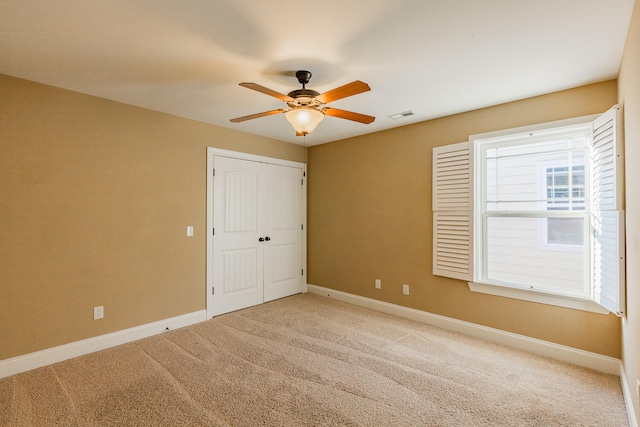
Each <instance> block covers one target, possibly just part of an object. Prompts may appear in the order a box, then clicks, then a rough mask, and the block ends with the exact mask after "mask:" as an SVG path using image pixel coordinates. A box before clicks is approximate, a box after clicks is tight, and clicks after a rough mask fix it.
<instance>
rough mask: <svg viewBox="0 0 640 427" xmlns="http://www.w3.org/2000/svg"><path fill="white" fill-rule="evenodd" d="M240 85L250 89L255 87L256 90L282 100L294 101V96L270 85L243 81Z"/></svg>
mask: <svg viewBox="0 0 640 427" xmlns="http://www.w3.org/2000/svg"><path fill="white" fill-rule="evenodd" d="M240 86H243V87H246V88H248V89H253V90H255V91H258V92H261V93H264V94H266V95H269V96H273V97H274V98H278V99H279V100H280V101H284V102H291V101H293V98H291V97H290V96H288V95H285V94H282V93H280V92H276V91H275V90H273V89H269V88H268V87H264V86H261V85H259V84H257V83H248V82H243V83H240Z"/></svg>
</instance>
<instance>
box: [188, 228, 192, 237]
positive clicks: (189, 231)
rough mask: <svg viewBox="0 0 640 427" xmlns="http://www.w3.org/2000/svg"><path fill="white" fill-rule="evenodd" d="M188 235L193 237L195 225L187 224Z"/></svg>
mask: <svg viewBox="0 0 640 427" xmlns="http://www.w3.org/2000/svg"><path fill="white" fill-rule="evenodd" d="M187 237H193V225H187Z"/></svg>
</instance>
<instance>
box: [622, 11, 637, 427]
mask: <svg viewBox="0 0 640 427" xmlns="http://www.w3.org/2000/svg"><path fill="white" fill-rule="evenodd" d="M618 84H619V89H618V91H619V96H620V104H621V105H622V106H623V109H624V133H625V165H626V167H625V172H626V183H627V185H626V194H627V197H626V198H625V199H626V200H625V202H626V211H627V212H626V218H627V221H626V222H627V313H628V314H627V318H626V319H625V320H624V321H623V323H622V333H623V335H622V361H623V363H624V368H625V372H626V377H627V383H628V384H629V388H630V391H631V393H630V394H631V396H630V397H631V398H632V401H633V405H634V409H635V414H636V417H637V420H636V423H637V424H640V403H639V402H638V396H636V394H635V389H636V381H637V380H638V379H640V221H639V218H640V197H638V195H639V194H640V192H639V191H638V183H640V167H638V165H639V164H640V3H638V1H636V2H635V6H634V11H633V15H632V18H631V27H630V28H629V33H628V35H627V45H626V47H625V50H624V56H623V60H622V66H621V68H620V75H619V77H618Z"/></svg>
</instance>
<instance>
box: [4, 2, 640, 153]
mask: <svg viewBox="0 0 640 427" xmlns="http://www.w3.org/2000/svg"><path fill="white" fill-rule="evenodd" d="M632 8H633V0H534V1H532V0H323V1H310V0H306V1H305V0H298V1H292V0H108V1H105V0H19V1H12V0H2V1H0V73H2V74H8V75H11V76H16V77H21V78H24V79H28V80H33V81H36V82H41V83H46V84H49V85H53V86H58V87H62V88H66V89H71V90H74V91H78V92H83V93H87V94H91V95H95V96H99V97H102V98H107V99H112V100H115V101H120V102H124V103H127V104H132V105H137V106H140V107H145V108H150V109H152V110H157V111H162V112H166V113H170V114H174V115H177V116H181V117H187V118H191V119H194V120H198V121H202V122H207V123H211V124H214V125H218V126H223V127H226V128H230V129H237V130H239V131H243V132H249V133H253V134H258V135H263V136H266V137H270V138H274V139H278V140H282V141H287V142H292V143H297V144H303V143H304V144H305V145H315V144H321V143H326V142H329V141H336V140H340V139H343V138H347V137H351V136H356V135H361V134H365V133H371V132H376V131H380V130H383V129H388V128H392V127H397V126H403V125H406V124H409V123H414V122H418V121H423V120H428V119H432V118H436V117H442V116H446V115H450V114H454V113H459V112H463V111H469V110H472V109H476V108H481V107H485V106H489V105H495V104H499V103H503V102H508V101H513V100H517V99H522V98H527V97H531V96H535V95H540V94H544V93H548V92H552V91H557V90H562V89H568V88H572V87H576V86H581V85H584V84H589V83H594V82H598V81H603V80H608V79H612V78H615V77H616V76H617V74H618V69H619V66H620V60H621V56H622V51H623V48H624V43H625V39H626V34H627V29H628V26H629V20H630V17H631V10H632ZM299 69H306V70H309V71H311V72H312V73H313V77H312V79H311V82H310V84H309V85H308V86H307V88H310V89H314V90H317V91H318V92H325V91H327V90H330V89H333V88H335V87H337V86H341V85H343V84H346V83H349V82H351V81H354V80H362V81H364V82H366V83H368V84H369V85H370V86H371V91H370V92H366V93H362V94H359V95H355V96H353V97H349V98H344V99H341V100H338V101H335V102H334V103H331V104H330V106H332V107H335V108H340V109H345V110H350V111H355V112H359V113H364V114H367V115H373V116H375V117H376V120H375V122H374V123H372V124H370V125H364V124H360V123H356V122H351V121H347V120H342V119H338V118H335V117H326V118H325V120H324V121H323V122H322V123H320V125H319V126H318V128H317V129H316V130H315V131H314V132H313V133H312V134H310V135H309V136H307V137H306V138H301V137H296V136H295V134H294V131H293V129H292V128H291V126H290V125H289V123H288V122H287V121H286V120H285V117H284V115H274V116H269V117H262V118H259V119H255V120H251V121H248V122H244V123H238V124H234V123H231V122H229V120H230V119H231V118H234V117H238V116H244V115H248V114H253V113H258V112H262V111H266V110H272V109H277V108H286V104H284V103H283V102H282V101H279V100H277V99H276V98H272V97H269V96H267V95H264V94H261V93H259V92H256V91H252V90H249V89H246V88H243V87H240V86H238V83H240V82H255V83H258V84H260V85H263V86H266V87H269V88H271V89H274V90H276V91H278V92H281V93H285V94H286V93H288V92H290V91H291V90H293V89H298V88H300V85H299V84H298V82H297V80H296V79H295V77H294V76H293V73H295V71H296V70H299ZM407 110H413V111H414V112H415V115H414V116H411V117H407V118H404V119H398V120H392V119H390V118H389V117H388V116H389V115H392V114H394V113H399V112H404V111H407Z"/></svg>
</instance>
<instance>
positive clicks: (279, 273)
mask: <svg viewBox="0 0 640 427" xmlns="http://www.w3.org/2000/svg"><path fill="white" fill-rule="evenodd" d="M214 170H215V177H214V183H213V192H214V197H213V200H214V203H213V225H214V231H213V233H214V235H213V266H212V267H213V298H212V300H213V303H212V306H213V310H212V315H213V316H216V315H219V314H223V313H228V312H230V311H235V310H239V309H242V308H246V307H250V306H253V305H257V304H261V303H263V302H266V301H271V300H274V299H277V298H282V297H285V296H289V295H293V294H296V293H300V292H302V277H303V275H302V233H303V230H302V223H303V221H302V170H301V169H300V168H295V167H289V166H281V165H273V164H269V163H261V162H254V161H250V160H240V159H234V158H229V157H222V156H215V157H214Z"/></svg>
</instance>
